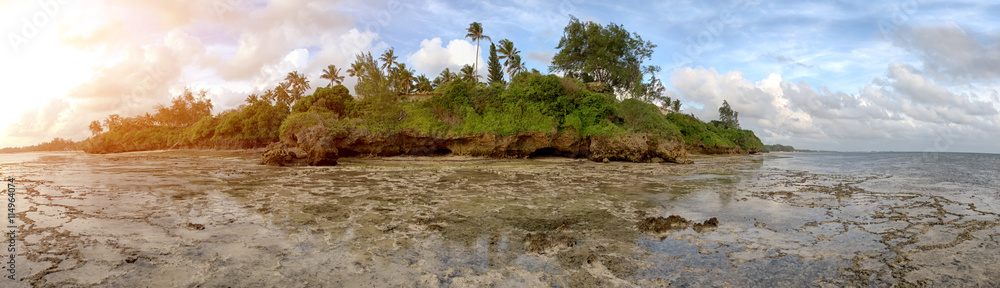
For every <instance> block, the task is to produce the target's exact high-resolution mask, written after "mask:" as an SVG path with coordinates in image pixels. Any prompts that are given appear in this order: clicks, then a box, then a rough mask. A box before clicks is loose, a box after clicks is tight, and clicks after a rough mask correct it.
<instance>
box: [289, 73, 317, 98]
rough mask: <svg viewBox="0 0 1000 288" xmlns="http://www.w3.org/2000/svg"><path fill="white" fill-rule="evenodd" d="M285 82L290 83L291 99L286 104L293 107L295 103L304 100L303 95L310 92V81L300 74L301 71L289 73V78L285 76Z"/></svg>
mask: <svg viewBox="0 0 1000 288" xmlns="http://www.w3.org/2000/svg"><path fill="white" fill-rule="evenodd" d="M285 81H286V82H287V83H288V86H289V87H290V88H291V89H289V93H288V94H289V95H288V96H289V98H288V100H289V101H287V102H285V104H288V105H292V103H293V102H295V101H298V100H299V99H300V98H302V95H303V94H305V93H306V91H307V90H309V88H311V87H309V80H306V76H305V75H302V73H299V71H292V72H288V76H285Z"/></svg>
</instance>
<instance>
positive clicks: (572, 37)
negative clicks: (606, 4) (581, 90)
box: [549, 15, 656, 96]
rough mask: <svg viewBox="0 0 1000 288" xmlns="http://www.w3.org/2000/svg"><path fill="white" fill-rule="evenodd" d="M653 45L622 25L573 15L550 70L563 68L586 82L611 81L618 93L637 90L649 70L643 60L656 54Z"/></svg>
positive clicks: (566, 72)
mask: <svg viewBox="0 0 1000 288" xmlns="http://www.w3.org/2000/svg"><path fill="white" fill-rule="evenodd" d="M653 48H656V45H653V43H651V42H649V41H643V40H642V37H640V36H639V35H638V34H634V33H629V32H628V31H627V30H625V28H624V27H622V26H621V25H617V24H614V23H611V24H610V25H608V26H606V27H605V26H602V25H600V24H597V23H594V22H589V21H588V22H586V23H583V22H580V20H579V19H577V18H576V17H573V16H572V15H571V16H570V22H569V24H568V25H566V28H564V30H563V36H562V38H561V39H560V40H559V46H556V49H559V52H558V53H556V55H555V56H554V57H553V58H552V65H551V66H549V71H550V72H563V73H565V74H566V75H567V76H570V77H574V78H578V79H580V80H583V81H585V82H590V81H599V82H602V83H605V84H608V85H610V86H611V87H612V88H614V89H615V91H616V93H622V94H628V93H636V92H639V90H634V89H633V88H634V86H636V84H639V83H641V81H642V78H643V74H644V72H645V71H649V69H648V68H647V69H644V68H643V66H642V62H643V61H645V60H649V59H651V58H652V55H653ZM633 96H635V95H634V94H633Z"/></svg>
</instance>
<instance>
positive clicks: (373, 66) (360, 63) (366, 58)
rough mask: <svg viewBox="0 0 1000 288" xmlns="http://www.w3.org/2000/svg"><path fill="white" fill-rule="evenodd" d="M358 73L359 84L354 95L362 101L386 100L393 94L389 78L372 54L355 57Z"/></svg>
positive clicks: (355, 87)
mask: <svg viewBox="0 0 1000 288" xmlns="http://www.w3.org/2000/svg"><path fill="white" fill-rule="evenodd" d="M354 62H355V64H356V65H357V68H356V70H355V71H356V72H355V73H357V75H358V84H355V85H354V93H356V94H358V97H359V98H360V99H370V98H372V97H376V98H385V97H389V94H391V93H392V90H391V83H389V79H388V77H386V75H385V74H384V73H383V71H382V69H379V64H378V61H375V58H374V57H372V53H371V52H367V53H361V54H358V55H355V60H354Z"/></svg>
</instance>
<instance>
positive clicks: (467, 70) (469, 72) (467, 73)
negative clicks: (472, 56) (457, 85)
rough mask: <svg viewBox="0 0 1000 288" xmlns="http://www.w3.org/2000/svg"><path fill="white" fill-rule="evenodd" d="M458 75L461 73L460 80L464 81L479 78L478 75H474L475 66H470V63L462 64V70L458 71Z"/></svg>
mask: <svg viewBox="0 0 1000 288" xmlns="http://www.w3.org/2000/svg"><path fill="white" fill-rule="evenodd" d="M459 75H461V77H462V80H465V81H476V79H477V78H479V76H478V75H476V68H472V65H469V64H465V66H462V70H461V71H460V72H459Z"/></svg>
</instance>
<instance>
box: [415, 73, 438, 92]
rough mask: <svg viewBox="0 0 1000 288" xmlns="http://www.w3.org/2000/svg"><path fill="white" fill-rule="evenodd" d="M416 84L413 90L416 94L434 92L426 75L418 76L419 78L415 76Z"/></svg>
mask: <svg viewBox="0 0 1000 288" xmlns="http://www.w3.org/2000/svg"><path fill="white" fill-rule="evenodd" d="M416 82H417V84H416V87H414V88H415V89H416V90H417V92H420V93H427V92H430V91H431V90H434V87H433V85H432V84H431V80H430V79H429V78H427V75H424V74H420V76H417V81H416Z"/></svg>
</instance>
